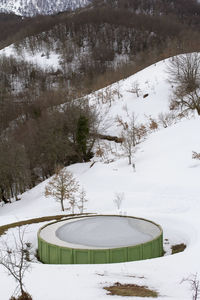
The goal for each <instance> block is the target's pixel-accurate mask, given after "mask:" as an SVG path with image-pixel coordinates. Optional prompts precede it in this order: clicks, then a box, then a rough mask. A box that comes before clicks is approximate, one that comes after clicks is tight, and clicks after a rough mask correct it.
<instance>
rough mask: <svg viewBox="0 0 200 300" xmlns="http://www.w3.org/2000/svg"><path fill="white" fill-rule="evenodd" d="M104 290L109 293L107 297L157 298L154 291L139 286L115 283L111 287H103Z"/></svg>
mask: <svg viewBox="0 0 200 300" xmlns="http://www.w3.org/2000/svg"><path fill="white" fill-rule="evenodd" d="M104 289H105V290H107V291H108V292H109V293H108V295H117V296H132V297H134V296H135V297H152V298H157V297H158V293H157V292H156V291H153V290H150V289H149V288H148V287H146V286H140V285H137V284H121V283H119V282H116V283H115V284H114V285H112V286H109V287H104Z"/></svg>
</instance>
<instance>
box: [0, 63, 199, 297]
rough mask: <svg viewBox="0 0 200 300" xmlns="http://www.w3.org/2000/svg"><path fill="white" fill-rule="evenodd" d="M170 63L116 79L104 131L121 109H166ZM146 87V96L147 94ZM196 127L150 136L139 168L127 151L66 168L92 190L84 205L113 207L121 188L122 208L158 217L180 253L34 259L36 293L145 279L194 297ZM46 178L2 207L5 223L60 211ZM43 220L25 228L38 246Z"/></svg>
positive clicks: (4, 282)
mask: <svg viewBox="0 0 200 300" xmlns="http://www.w3.org/2000/svg"><path fill="white" fill-rule="evenodd" d="M166 64H167V62H163V61H162V62H159V63H157V64H156V65H152V66H150V67H149V68H147V69H145V70H143V71H141V72H139V73H138V74H136V75H134V76H131V77H130V78H128V79H126V80H123V81H120V82H119V83H116V84H115V85H113V86H112V89H116V87H119V91H120V94H121V95H122V96H120V97H119V96H118V95H115V97H114V101H113V102H112V105H111V106H110V104H108V103H107V104H105V106H106V107H107V108H106V109H107V110H108V114H107V118H108V119H112V120H113V122H111V124H110V126H109V128H107V133H110V134H114V135H117V134H118V133H119V132H120V128H119V127H117V126H116V125H117V123H116V122H115V119H116V116H117V115H118V116H120V117H121V118H122V119H123V120H127V119H128V114H129V115H131V113H132V112H135V113H136V115H137V116H138V120H139V121H141V122H145V120H146V119H145V115H148V116H149V115H151V116H152V117H157V116H158V114H159V113H160V112H166V111H167V110H168V103H169V96H170V93H171V91H170V85H169V83H168V82H167V73H166ZM136 81H137V82H138V83H139V86H140V90H141V91H140V95H139V97H137V95H136V94H133V93H131V92H129V91H128V90H130V88H131V85H132V84H133V83H134V82H136ZM144 94H149V95H148V97H146V98H143V95H144ZM90 99H91V100H90V101H91V103H95V101H99V100H98V99H97V96H96V98H95V96H94V95H92V96H90ZM199 128H200V117H198V116H196V117H195V118H191V119H182V120H181V121H180V122H178V123H177V124H174V125H172V126H170V127H168V128H166V129H164V128H161V129H160V130H157V131H155V132H154V133H152V134H151V135H149V136H148V137H147V139H146V140H145V141H144V142H143V143H141V144H140V145H139V146H138V150H137V152H136V153H135V155H134V163H135V166H136V171H135V172H134V171H133V168H132V166H130V165H128V159H127V158H124V157H121V158H118V159H115V160H114V161H113V162H111V163H109V164H106V163H104V162H100V161H98V159H97V158H94V159H93V160H94V161H96V163H95V164H94V165H93V167H92V168H90V166H91V162H90V163H82V164H74V165H71V166H69V167H68V169H69V170H71V171H72V172H73V174H74V175H75V176H76V177H77V179H78V180H79V182H80V184H81V185H83V186H84V188H85V190H86V192H87V198H88V199H89V202H88V203H87V212H95V213H104V214H107V213H108V214H113V213H116V207H115V205H114V203H113V199H114V194H115V193H116V192H118V193H119V192H123V193H124V195H125V200H124V201H123V203H122V211H123V213H124V214H127V215H132V216H136V217H143V218H147V219H150V220H152V221H155V222H156V223H158V224H160V225H161V226H162V228H163V230H164V239H166V240H165V244H166V245H165V247H166V249H167V243H168V242H169V243H170V244H177V243H185V244H186V245H187V248H186V250H185V251H184V252H182V253H179V254H176V255H166V256H164V257H161V258H156V259H151V260H145V261H137V262H128V263H120V264H107V265H43V264H40V263H37V262H35V263H32V269H31V272H30V273H29V274H28V275H27V276H26V279H25V283H26V287H27V290H28V292H29V293H30V294H31V295H32V296H33V299H34V300H42V299H46V300H66V299H69V300H80V299H81V300H95V299H102V300H105V299H109V298H112V299H119V296H112V297H111V296H108V295H106V291H105V290H104V289H103V287H104V286H107V285H110V284H112V283H114V282H116V281H118V282H120V283H135V284H142V285H147V286H148V287H149V288H152V289H155V290H157V291H158V292H159V295H160V296H159V297H158V298H157V299H160V300H161V299H166V300H172V299H173V300H186V299H188V300H189V299H192V296H191V291H190V288H189V285H188V283H187V282H185V283H182V284H180V282H181V280H182V279H183V278H184V277H188V276H189V275H190V274H195V273H196V272H197V273H198V274H199V277H200V260H199V253H200V231H199V228H200V218H199V212H200V181H199V178H200V177H199V176H200V161H197V160H193V159H192V151H197V152H199V151H200V139H199ZM46 183H47V181H46V182H43V183H41V184H39V185H38V186H36V187H35V188H33V189H32V190H30V191H28V192H26V193H24V194H23V195H22V197H21V198H22V200H21V201H18V202H15V203H12V204H9V205H4V206H3V207H1V208H0V225H3V224H7V223H11V222H15V221H18V220H25V219H29V218H33V217H39V216H45V215H55V214H60V205H59V203H56V202H55V201H54V200H53V199H51V198H45V196H44V187H45V184H46ZM41 226H42V224H35V225H31V226H30V227H28V232H27V238H28V239H29V241H30V242H31V243H32V244H33V245H34V247H37V230H38V228H39V227H41ZM10 231H11V230H10ZM10 231H9V232H8V234H11V232H10ZM12 231H14V232H15V230H12ZM7 236H8V235H7ZM0 278H1V292H0V299H1V300H7V299H8V298H9V297H10V295H11V294H12V292H13V290H14V288H15V282H14V281H13V280H12V278H8V276H7V274H6V273H5V271H4V269H3V267H1V266H0ZM124 299H129V298H128V297H124ZM138 299H140V298H138ZM141 299H142V298H141Z"/></svg>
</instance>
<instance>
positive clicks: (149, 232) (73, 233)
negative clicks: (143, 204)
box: [56, 216, 160, 248]
mask: <svg viewBox="0 0 200 300" xmlns="http://www.w3.org/2000/svg"><path fill="white" fill-rule="evenodd" d="M159 232H160V230H159V228H158V227H157V226H156V225H154V224H152V223H150V222H147V221H144V220H138V219H133V218H127V217H126V218H125V217H124V218H123V217H115V216H97V217H90V218H84V219H80V220H78V221H77V220H75V221H73V222H70V223H66V224H64V225H62V226H61V227H60V228H58V229H57V230H56V236H57V237H58V238H59V239H61V240H63V241H66V242H68V243H72V244H78V245H84V246H92V247H111V248H112V247H116V248H117V247H125V246H130V245H137V244H140V243H145V242H147V241H150V240H152V239H153V238H154V237H155V236H157V235H158V234H159Z"/></svg>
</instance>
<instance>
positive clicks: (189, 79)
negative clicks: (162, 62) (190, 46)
mask: <svg viewBox="0 0 200 300" xmlns="http://www.w3.org/2000/svg"><path fill="white" fill-rule="evenodd" d="M168 73H169V81H170V82H171V83H172V84H173V85H175V86H174V92H173V97H172V100H171V103H170V109H172V110H175V109H181V111H188V110H196V111H197V113H198V114H199V115H200V56H199V54H198V53H189V54H183V55H179V56H176V57H174V58H173V59H171V61H170V64H169V66H168Z"/></svg>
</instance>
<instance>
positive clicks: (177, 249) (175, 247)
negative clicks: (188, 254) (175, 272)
mask: <svg viewBox="0 0 200 300" xmlns="http://www.w3.org/2000/svg"><path fill="white" fill-rule="evenodd" d="M185 248H186V245H185V244H183V243H182V244H176V245H173V246H171V249H172V254H176V253H179V252H183V251H184V250H185Z"/></svg>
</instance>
